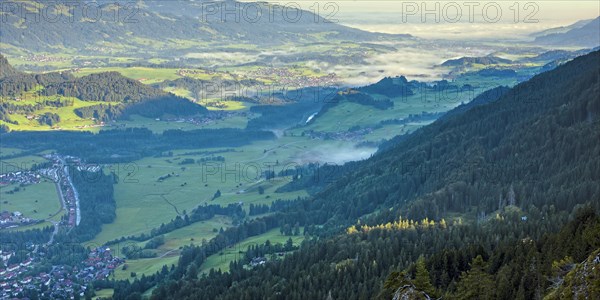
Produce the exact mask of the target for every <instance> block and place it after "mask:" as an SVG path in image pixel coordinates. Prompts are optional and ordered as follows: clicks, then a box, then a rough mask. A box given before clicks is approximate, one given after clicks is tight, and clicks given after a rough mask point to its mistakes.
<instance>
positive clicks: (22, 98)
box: [0, 54, 207, 131]
mask: <svg viewBox="0 0 600 300" xmlns="http://www.w3.org/2000/svg"><path fill="white" fill-rule="evenodd" d="M0 73H1V74H5V75H4V76H3V77H0V97H2V100H3V101H2V104H0V121H1V122H4V123H7V124H2V125H3V131H6V130H7V128H6V126H8V128H10V129H16V130H37V129H48V128H50V127H53V128H60V126H61V124H62V123H63V122H64V121H66V120H68V121H69V122H71V123H77V124H79V125H78V126H79V127H81V126H83V125H80V124H81V122H80V121H82V120H88V121H89V120H92V123H90V122H88V123H90V124H94V123H93V122H96V123H100V122H108V121H110V120H115V119H117V118H120V117H124V116H128V115H131V114H139V115H142V116H146V117H152V118H157V117H161V116H163V115H165V114H166V115H169V116H175V117H178V116H191V115H197V114H202V113H206V112H207V109H206V108H204V107H202V106H200V105H198V104H196V103H192V102H190V101H189V100H187V99H184V98H181V97H177V96H175V95H173V94H170V93H166V92H164V91H162V90H160V89H157V88H154V87H151V86H148V85H144V84H142V83H140V82H139V81H137V80H133V79H129V78H127V77H124V76H122V75H120V74H119V73H117V72H106V73H98V74H91V75H88V76H84V77H81V78H75V77H73V76H72V75H71V74H70V73H68V72H62V73H44V74H29V73H23V72H19V71H17V70H15V69H14V68H13V67H12V66H11V65H10V64H9V63H8V61H7V60H6V59H5V58H4V56H2V55H1V54H0ZM49 119H50V120H51V121H49ZM38 123H39V124H38ZM32 124H33V125H32ZM46 125H47V126H46ZM86 125H89V124H86ZM40 126H41V127H40Z"/></svg>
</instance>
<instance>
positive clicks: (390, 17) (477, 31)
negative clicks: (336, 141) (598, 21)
mask: <svg viewBox="0 0 600 300" xmlns="http://www.w3.org/2000/svg"><path fill="white" fill-rule="evenodd" d="M244 1H248V2H249V1H250V0H244ZM267 2H272V3H279V4H280V5H283V4H285V3H286V2H281V1H275V0H268V1H267ZM290 3H291V2H290ZM293 3H296V4H297V5H299V6H300V7H301V8H302V9H305V10H309V11H310V10H311V8H314V6H313V2H311V1H308V0H304V1H294V2H293ZM329 3H332V4H333V6H332V7H331V8H330V9H329V10H327V11H323V10H321V11H320V15H321V16H323V17H325V18H327V16H328V15H331V16H332V17H331V18H330V19H332V20H333V21H334V22H339V23H340V24H342V25H347V26H351V27H355V28H359V29H362V30H366V31H372V32H383V33H393V34H411V35H413V36H417V37H421V38H431V39H457V40H479V39H483V40H487V39H498V38H501V39H523V38H527V35H528V34H530V33H533V32H536V31H540V30H545V29H549V28H555V27H561V26H568V25H571V24H573V23H575V22H577V21H580V20H587V19H594V18H597V17H598V16H600V2H598V1H593V0H591V1H590V0H577V1H552V0H547V1H502V0H501V1H431V0H427V1H394V0H374V1H367V0H358V1H355V0H352V1H350V0H347V1H344V0H342V1H335V2H329ZM423 3H425V7H426V9H431V10H433V9H434V8H435V4H436V3H439V7H440V10H443V8H444V7H445V6H446V5H454V4H458V6H459V7H461V9H462V15H461V18H460V19H459V20H458V21H457V22H448V21H446V20H445V19H444V16H443V15H442V16H441V17H440V20H439V22H436V21H435V20H434V16H433V15H427V16H426V20H425V22H423V20H422V15H421V12H422V11H421V5H422V4H423ZM465 3H475V4H473V5H475V6H474V20H473V22H470V21H469V11H468V9H469V7H468V4H465ZM489 3H495V4H498V7H500V8H501V11H500V12H501V17H499V18H498V19H499V20H498V21H497V22H493V23H492V22H486V21H485V20H484V18H483V16H482V7H483V6H484V5H486V4H489ZM515 3H518V4H519V6H520V7H519V19H520V21H519V22H515V21H514V13H515V10H514V9H515V7H514V5H515ZM415 4H416V5H417V6H418V7H419V11H417V12H416V13H414V14H412V15H410V16H407V17H406V20H403V7H408V6H411V5H415ZM528 4H534V5H535V6H537V11H535V12H534V10H536V8H535V7H532V6H530V7H528V8H525V6H526V5H528ZM336 9H337V11H335V12H334V10H336ZM407 9H408V8H407ZM442 14H443V12H442ZM488 14H489V16H490V18H494V16H495V12H494V8H489V13H488ZM447 15H448V18H449V19H450V18H454V16H455V15H456V11H455V10H453V8H448V12H447ZM526 16H530V20H531V21H530V22H523V19H524V18H525V17H526ZM490 32H492V33H493V34H490Z"/></svg>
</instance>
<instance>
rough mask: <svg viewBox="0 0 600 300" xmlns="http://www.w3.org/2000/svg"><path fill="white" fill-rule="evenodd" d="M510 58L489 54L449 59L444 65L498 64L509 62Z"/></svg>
mask: <svg viewBox="0 0 600 300" xmlns="http://www.w3.org/2000/svg"><path fill="white" fill-rule="evenodd" d="M509 63H511V61H510V60H509V59H505V58H501V57H497V56H493V55H488V56H483V57H461V58H457V59H449V60H447V61H445V62H443V63H442V66H444V67H459V66H466V65H472V64H480V65H498V64H509Z"/></svg>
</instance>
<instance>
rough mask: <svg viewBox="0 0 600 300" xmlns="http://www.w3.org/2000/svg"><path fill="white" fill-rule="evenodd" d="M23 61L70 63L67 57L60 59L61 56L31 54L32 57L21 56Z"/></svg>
mask: <svg viewBox="0 0 600 300" xmlns="http://www.w3.org/2000/svg"><path fill="white" fill-rule="evenodd" d="M21 59H22V60H24V61H30V62H61V61H68V60H69V59H68V58H66V57H59V56H48V55H44V54H37V55H36V54H31V55H27V56H25V55H21Z"/></svg>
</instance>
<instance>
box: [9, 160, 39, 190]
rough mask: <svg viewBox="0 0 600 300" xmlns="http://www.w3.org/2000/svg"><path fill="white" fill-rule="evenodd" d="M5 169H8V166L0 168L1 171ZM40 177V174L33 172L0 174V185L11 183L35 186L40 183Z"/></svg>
mask: <svg viewBox="0 0 600 300" xmlns="http://www.w3.org/2000/svg"><path fill="white" fill-rule="evenodd" d="M6 167H10V165H8V166H2V168H3V169H6ZM14 167H15V169H20V167H17V166H14ZM3 171H4V170H3ZM40 177H41V176H40V174H38V173H36V172H33V171H16V172H9V173H5V174H0V185H9V184H13V183H18V184H22V185H30V184H36V183H39V182H40Z"/></svg>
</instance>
